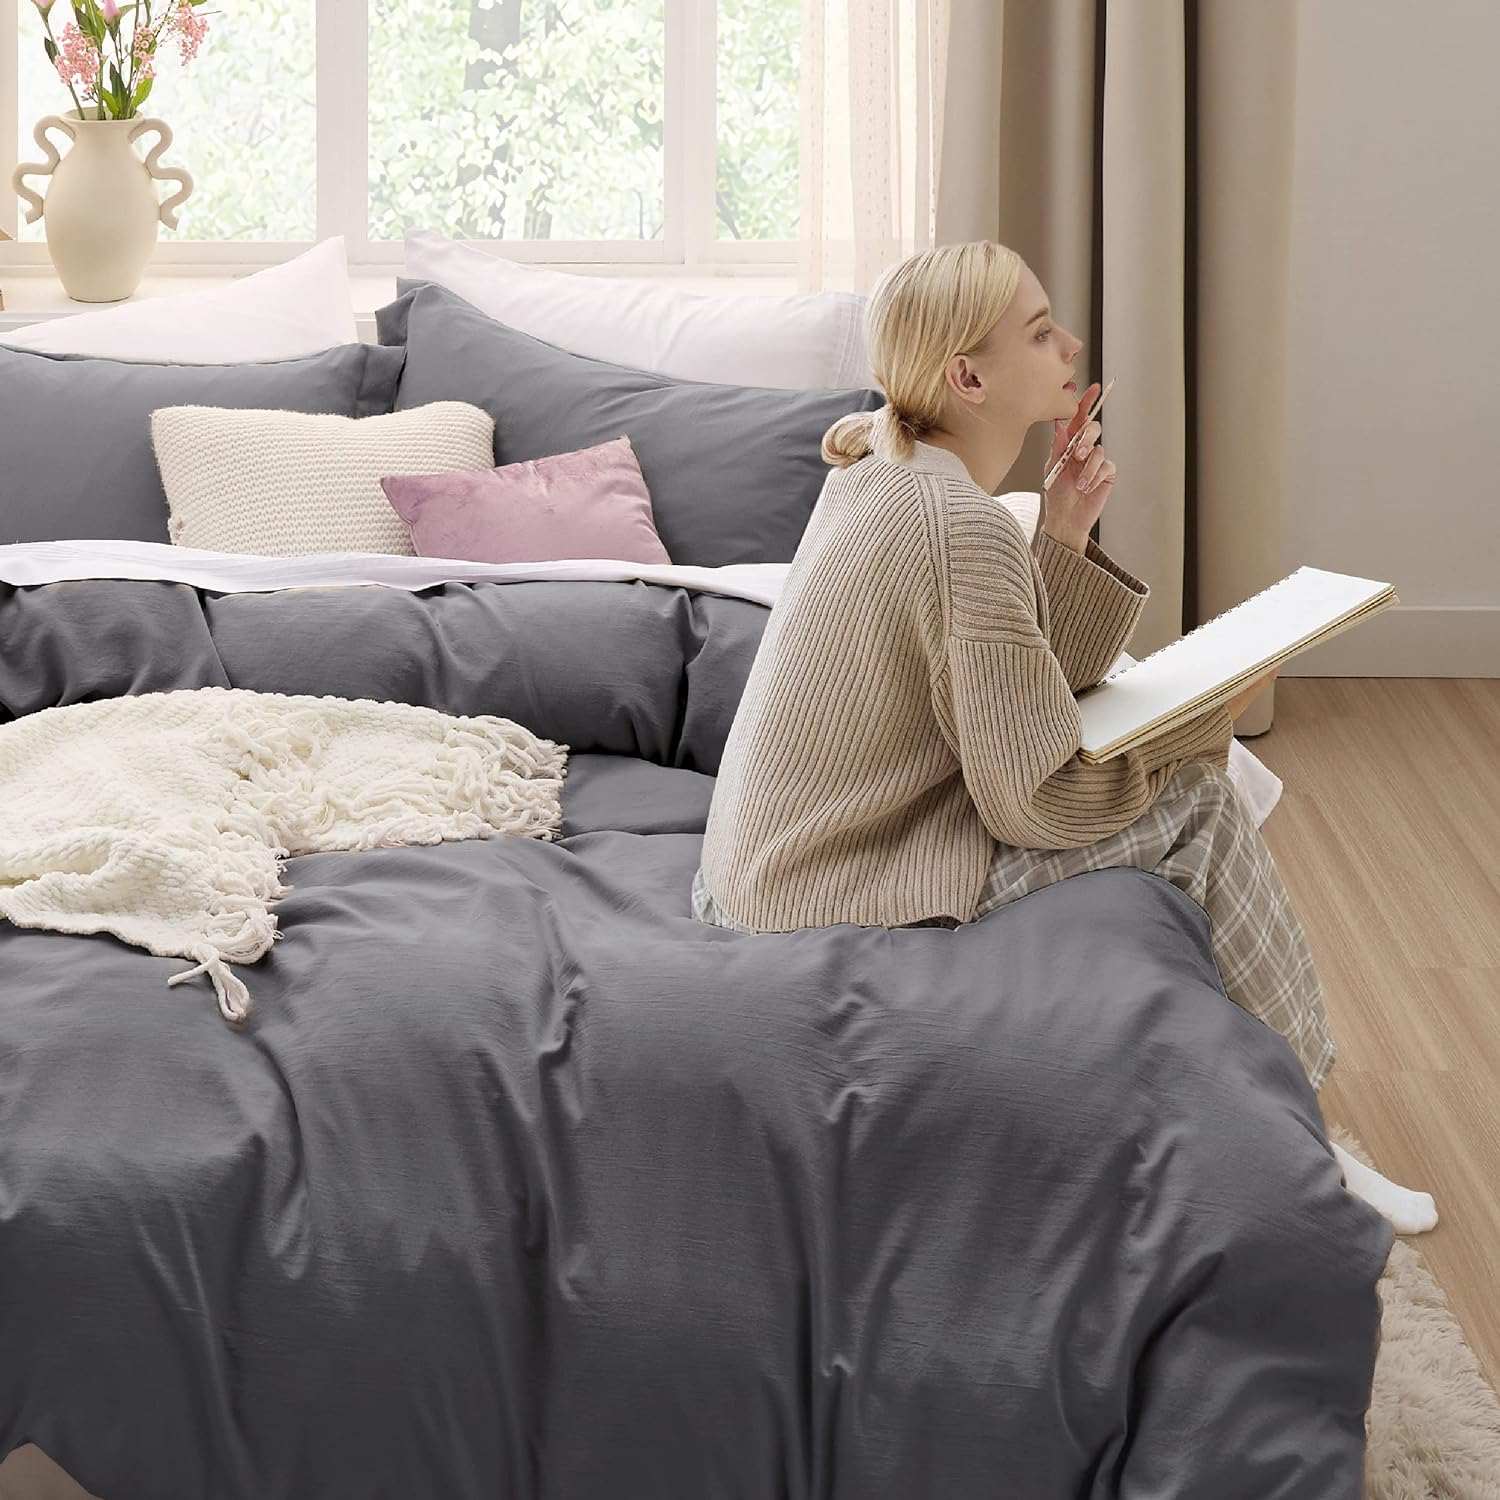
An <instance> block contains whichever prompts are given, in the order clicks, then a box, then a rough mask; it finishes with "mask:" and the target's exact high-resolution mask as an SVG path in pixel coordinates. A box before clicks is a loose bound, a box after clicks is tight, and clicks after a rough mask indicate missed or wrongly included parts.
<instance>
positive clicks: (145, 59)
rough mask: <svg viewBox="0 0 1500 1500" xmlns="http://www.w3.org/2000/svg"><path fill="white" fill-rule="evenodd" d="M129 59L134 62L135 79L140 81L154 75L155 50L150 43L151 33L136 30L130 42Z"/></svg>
mask: <svg viewBox="0 0 1500 1500" xmlns="http://www.w3.org/2000/svg"><path fill="white" fill-rule="evenodd" d="M130 57H131V61H132V62H134V63H135V81H136V82H137V83H140V82H141V81H142V80H144V79H147V78H154V77H155V76H156V52H155V49H154V48H153V47H152V45H151V33H150V32H149V31H138V32H136V34H135V36H134V38H133V39H132V41H131V43H130Z"/></svg>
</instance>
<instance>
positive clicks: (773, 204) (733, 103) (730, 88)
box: [714, 0, 802, 240]
mask: <svg viewBox="0 0 1500 1500" xmlns="http://www.w3.org/2000/svg"><path fill="white" fill-rule="evenodd" d="M718 32H719V37H718V40H719V47H718V52H719V81H718V100H719V152H718V155H719V166H718V173H717V181H716V183H715V187H714V196H715V200H716V204H717V209H718V212H717V220H718V235H719V238H720V239H732V240H790V239H795V238H796V237H797V220H798V217H799V215H798V211H797V193H798V184H797V138H798V129H799V112H800V103H799V99H798V92H797V88H798V80H797V60H798V53H799V51H800V49H801V41H802V20H801V3H800V0H719V20H718Z"/></svg>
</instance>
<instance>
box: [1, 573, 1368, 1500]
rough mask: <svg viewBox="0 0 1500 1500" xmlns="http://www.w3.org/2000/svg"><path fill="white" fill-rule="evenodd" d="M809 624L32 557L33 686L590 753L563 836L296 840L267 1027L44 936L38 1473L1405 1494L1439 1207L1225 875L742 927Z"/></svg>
mask: <svg viewBox="0 0 1500 1500" xmlns="http://www.w3.org/2000/svg"><path fill="white" fill-rule="evenodd" d="M765 618H766V611H765V609H764V608H762V607H761V606H759V605H756V604H751V603H747V602H744V601H740V600H734V599H728V598H724V597H721V596H717V595H711V594H706V593H698V592H694V591H689V590H686V589H681V588H668V587H665V586H660V585H655V584H646V583H641V582H635V583H601V582H576V583H575V582H568V583H555V582H545V583H537V582H528V583H478V584H450V585H445V586H443V587H440V588H434V589H429V590H426V591H425V592H423V593H420V594H408V593H405V592H402V591H399V590H394V589H381V588H374V587H365V588H340V589H332V588H330V589H311V590H299V591H291V590H287V591H281V592H276V593H266V594H255V595H215V594H211V593H204V592H200V591H198V590H195V589H193V588H191V587H188V586H186V585H181V584H173V583H149V582H106V581H97V580H95V581H86V582H79V583H63V584H53V585H47V586H41V587H35V588H13V587H10V586H8V585H0V642H3V651H0V715H3V716H4V717H9V716H12V715H21V714H26V713H31V712H35V711H37V710H39V709H42V708H45V707H47V706H49V705H52V704H57V703H66V702H73V701H78V700H80V699H85V698H92V697H98V696H109V695H113V694H119V693H135V692H144V691H149V690H152V689H162V688H175V687H191V686H200V685H207V684H221V685H231V686H236V687H249V688H257V689H263V690H273V691H280V692H295V693H309V692H312V693H331V694H336V695H339V696H343V697H378V698H395V699H400V700H403V701H407V702H414V703H423V704H427V705H430V706H432V707H436V708H440V709H445V710H449V711H453V712H461V713H476V712H493V713H502V714H506V715H508V716H510V717H512V718H515V719H517V720H518V721H520V722H521V723H524V724H526V725H527V726H528V727H530V728H532V729H533V730H535V731H536V732H537V733H538V734H541V735H543V736H547V737H550V738H555V739H559V740H561V741H563V742H564V743H567V744H568V745H570V746H571V748H572V752H573V753H572V758H571V764H570V768H569V772H568V779H567V782H566V786H565V797H564V810H565V814H566V824H565V827H564V831H563V833H564V836H563V837H562V838H561V839H560V840H559V841H558V842H557V843H555V844H549V843H543V842H540V841H537V840H532V839H523V838H517V839H495V840H489V841H473V842H464V843H450V844H443V845H438V846H434V847H424V848H396V849H380V850H373V851H369V852H366V853H359V854H324V855H314V856H306V857H302V858H299V859H295V860H293V861H291V862H290V865H289V869H288V872H287V879H288V880H289V881H290V883H291V885H292V887H293V889H292V892H291V894H290V895H289V896H287V897H286V899H285V900H284V901H283V902H282V903H281V904H280V906H279V914H280V925H281V929H282V932H283V933H284V938H283V940H282V941H281V942H279V943H278V944H277V945H276V946H275V947H274V948H273V949H272V951H271V952H270V953H269V954H268V955H267V956H266V957H265V958H264V959H263V960H262V961H261V962H260V963H258V964H256V965H254V966H252V967H250V968H247V969H246V971H245V977H246V979H247V981H248V982H249V983H250V985H251V988H252V991H253V993H254V995H255V997H256V1008H255V1012H254V1014H253V1015H252V1017H251V1020H250V1022H249V1024H248V1025H247V1026H246V1028H245V1029H244V1031H243V1032H236V1031H234V1030H232V1029H230V1028H229V1027H227V1026H225V1024H224V1023H223V1021H222V1020H221V1019H220V1017H219V1015H218V1013H217V1011H216V1009H215V1006H214V1004H213V1003H212V997H211V993H210V991H209V990H208V987H207V982H206V980H197V981H193V982H192V983H189V984H186V985H183V986H179V987H177V988H175V989H169V988H168V987H167V985H166V978H167V976H168V975H169V974H171V973H174V972H176V971H178V970H180V969H181V968H182V961H181V960H179V959H160V958H156V957H153V956H151V955H150V954H147V953H145V952H143V951H141V950H138V949H134V948H130V947H127V946H125V945H124V944H122V943H120V942H118V941H116V940H115V939H114V938H112V937H109V936H105V935H100V936H93V937H77V936H67V935H62V934H55V933H48V932H41V931H30V930H22V929H18V928H15V927H12V926H9V925H5V924H0V1456H3V1455H4V1454H5V1453H6V1452H8V1451H9V1450H10V1449H12V1448H13V1447H16V1446H17V1445H19V1444H22V1443H25V1442H28V1441H32V1442H36V1443H38V1444H40V1445H41V1447H43V1448H44V1449H46V1450H47V1451H48V1452H49V1453H50V1454H51V1455H52V1456H53V1457H54V1458H56V1459H57V1460H58V1461H59V1462H60V1463H62V1464H63V1466H64V1467H65V1468H66V1469H68V1470H69V1472H71V1473H72V1474H73V1475H74V1476H75V1477H76V1478H77V1479H78V1480H79V1481H80V1482H81V1483H82V1484H84V1485H85V1486H86V1487H87V1488H88V1489H90V1490H92V1491H93V1492H94V1493H96V1494H98V1495H101V1496H104V1497H106V1500H148V1497H149V1500H241V1497H243V1500H315V1497H325V1496H326V1497H340V1500H352V1497H367V1496H368V1497H376V1496H379V1497H387V1496H388V1497H401V1500H415V1497H428V1496H430V1497H434V1500H436V1497H442V1500H471V1497H472V1500H496V1497H506V1500H511V1497H514V1500H523V1497H525V1500H532V1497H537V1500H540V1497H544V1496H546V1497H559V1500H637V1497H639V1500H677V1497H681V1500H738V1497H743V1500H814V1497H817V1500H826V1497H838V1500H873V1497H893V1500H895V1497H901V1500H928V1497H931V1500H939V1497H941V1500H967V1497H987V1500H1002V1497H1003V1500H1057V1497H1064V1496H1068V1497H1080V1500H1104V1497H1130V1500H1146V1497H1150V1500H1173V1497H1182V1500H1187V1497H1192V1500H1252V1497H1253V1500H1355V1497H1357V1496H1359V1495H1360V1494H1361V1493H1362V1482H1361V1479H1362V1467H1363V1454H1364V1447H1365V1432H1364V1412H1365V1409H1366V1405H1367V1402H1368V1398H1369V1393H1370V1382H1371V1375H1372V1369H1373V1362H1374V1355H1375V1349H1376V1345H1377V1340H1378V1326H1379V1312H1380V1307H1379V1301H1378V1297H1377V1293H1376V1281H1377V1278H1378V1277H1379V1275H1380V1272H1381V1269H1382V1267H1383V1266H1384V1263H1385V1259H1386V1255H1387V1252H1388V1250H1389V1248H1390V1244H1391V1232H1390V1229H1389V1226H1388V1225H1387V1224H1386V1222H1385V1220H1383V1219H1381V1218H1380V1217H1379V1216H1378V1215H1377V1214H1376V1213H1375V1212H1374V1210H1372V1209H1370V1208H1368V1207H1367V1206H1366V1205H1364V1204H1363V1203H1362V1202H1361V1201H1360V1200H1358V1199H1357V1198H1355V1197H1354V1196H1353V1195H1352V1194H1350V1193H1348V1192H1347V1191H1346V1190H1345V1189H1344V1188H1343V1186H1342V1185H1341V1181H1340V1177H1339V1170H1338V1167H1337V1165H1336V1163H1335V1161H1334V1159H1333V1157H1332V1155H1331V1152H1330V1149H1329V1146H1328V1142H1327V1137H1326V1134H1325V1130H1324V1125H1323V1121H1322V1118H1321V1116H1320V1114H1319V1110H1318V1104H1317V1100H1316V1097H1315V1096H1314V1094H1313V1093H1312V1091H1311V1089H1310V1088H1309V1086H1308V1084H1307V1082H1306V1079H1305V1077H1304V1076H1303V1074H1302V1073H1301V1071H1300V1069H1299V1067H1298V1065H1297V1063H1296V1060H1295V1058H1294V1056H1293V1054H1292V1052H1291V1049H1290V1048H1289V1047H1288V1046H1287V1044H1286V1043H1285V1041H1284V1040H1283V1039H1282V1038H1281V1037H1280V1036H1278V1035H1277V1034H1276V1033H1274V1032H1273V1031H1271V1030H1270V1029H1268V1028H1267V1027H1266V1026H1265V1025H1264V1024H1263V1023H1261V1022H1260V1021H1258V1020H1256V1019H1255V1018H1253V1017H1252V1016H1250V1015H1249V1014H1247V1013H1246V1012H1245V1011H1243V1010H1240V1009H1239V1008H1238V1007H1236V1006H1235V1005H1234V1004H1232V1003H1231V1002H1230V1001H1229V1000H1228V999H1227V998H1226V997H1225V995H1224V993H1223V990H1222V987H1221V985H1220V983H1219V979H1218V974H1217V970H1216V968H1215V965H1214V961H1213V958H1212V955H1211V951H1210V946H1209V932H1208V926H1207V918H1206V916H1205V914H1204V912H1203V910H1202V909H1201V908H1200V907H1199V906H1198V905H1197V904H1196V903H1194V902H1193V901H1192V900H1191V899H1190V898H1189V897H1188V896H1186V895H1185V894H1184V893H1182V892H1181V891H1179V890H1178V889H1177V888H1176V887H1175V886H1173V885H1171V884H1170V883H1169V882H1167V881H1166V880H1164V879H1162V878H1160V877H1158V876H1156V875H1153V874H1150V873H1148V872H1144V871H1140V870H1134V869H1131V870H1124V869H1120V870H1101V871H1094V872H1091V873H1089V874H1086V875H1082V876H1078V877H1076V878H1074V879H1071V880H1067V881H1064V882H1062V883H1060V884H1058V885H1055V886H1052V887H1050V888H1048V889H1046V890H1042V891H1038V892H1036V893H1034V894H1032V895H1030V896H1027V897H1025V898H1024V899H1022V900H1020V901H1018V902H1016V903H1014V904H1013V905H1012V906H1009V907H1006V908H1003V909H1001V910H1000V911H998V912H995V913H992V914H991V915H990V916H988V917H986V918H984V919H982V920H981V921H978V922H976V923H973V924H971V925H970V926H967V927H963V928H959V929H957V930H956V931H951V932H950V931H946V930H942V929H914V930H903V931H890V930H886V929H882V928H859V927H854V926H850V925H843V926H837V927H828V928H822V929H817V930H809V931H803V932H797V933H789V934H773V935H764V936H758V935H745V934H739V933H735V932H732V931H728V930H725V929H719V928H713V927H708V926H705V925H703V924H700V923H697V922H695V921H694V920H693V918H692V916H691V914H690V907H689V885H690V881H691V878H692V874H693V871H694V869H695V868H696V865H697V862H698V853H699V846H700V842H701V836H702V830H703V824H704V816H705V813H706V811H707V808H708V803H709V797H710V794H711V792H712V788H713V773H714V771H715V769H716V767H717V764H718V756H719V752H720V749H721V747H722V744H723V740H724V736H725V733H726V732H727V730H728V728H729V725H730V722H731V720H732V717H733V714H734V710H735V706H736V703H737V701H738V695H739V691H740V688H741V686H742V684H743V682H744V679H745V675H746V673H747V671H748V669H749V665H750V661H751V659H752V656H753V653H754V650H755V646H756V643H757V641H758V639H759V635H760V630H761V627H762V625H763V623H764V621H765ZM0 732H3V731H0ZM0 836H3V810H0Z"/></svg>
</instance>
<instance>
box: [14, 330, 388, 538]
mask: <svg viewBox="0 0 1500 1500" xmlns="http://www.w3.org/2000/svg"><path fill="white" fill-rule="evenodd" d="M401 360H402V355H401V351H400V350H399V349H382V348H380V347H378V346H376V345H373V344H343V345H340V346H339V347H338V348H335V349H328V350H325V351H324V352H323V353H321V354H310V355H307V356H305V357H303V358H301V359H280V360H270V361H266V362H257V363H251V364H233V365H176V364H150V363H147V362H145V361H135V360H117V359H93V358H90V357H88V356H86V355H78V354H41V353H37V352H34V351H32V350H26V349H4V348H0V542H46V541H57V540H65V539H68V538H73V537H116V538H124V539H126V540H129V541H141V542H165V541H167V540H168V538H167V498H166V495H165V493H164V492H163V490H162V486H161V478H160V476H159V475H158V473H157V469H156V458H155V455H154V454H153V452H152V449H151V413H152V412H153V411H154V410H155V409H156V408H157V407H158V406H234V407H274V408H278V409H280V410H282V411H305V412H334V413H337V414H339V415H341V416H347V417H367V416H377V415H379V414H381V413H383V412H388V411H390V410H391V409H392V407H393V405H394V404H395V399H396V387H397V384H398V382H399V380H400V377H401Z"/></svg>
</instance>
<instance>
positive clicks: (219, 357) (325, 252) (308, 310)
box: [0, 235, 359, 365]
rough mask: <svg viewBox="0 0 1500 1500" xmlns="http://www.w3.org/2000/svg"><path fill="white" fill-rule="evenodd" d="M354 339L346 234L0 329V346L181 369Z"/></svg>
mask: <svg viewBox="0 0 1500 1500" xmlns="http://www.w3.org/2000/svg"><path fill="white" fill-rule="evenodd" d="M358 338H359V333H358V330H357V329H356V328H355V325H354V303H353V300H352V298H351V297H350V295H349V265H348V261H347V259H346V257H345V254H344V238H343V236H342V235H334V236H333V238H332V239H326V240H323V241H322V242H321V243H320V244H317V245H314V246H313V248H312V249H311V250H308V251H305V252H304V253H303V254H301V255H298V256H296V257H294V258H293V259H292V260H288V261H283V262H282V263H281V264H280V265H278V266H270V267H268V268H267V269H266V270H264V271H256V272H255V273H254V274H253V275H250V276H244V277H241V278H240V279H238V280H237V281H232V282H230V284H229V285H228V286H222V287H217V286H216V287H206V288H203V289H202V290H199V291H195V292H175V293H173V294H171V295H170V296H165V297H140V298H137V299H135V300H133V301H126V302H123V303H119V304H117V305H115V306H113V307H106V308H101V309H99V311H97V312H86V313H70V314H68V315H67V316H66V317H61V318H51V319H48V320H47V321H45V322H42V323H32V324H28V325H27V326H26V327H25V328H18V329H15V330H13V331H10V332H7V333H4V334H0V343H4V344H7V345H9V346H10V347H11V348H15V349H36V350H39V351H40V352H42V353H44V354H90V355H94V356H96V357H99V358H103V359H135V360H156V361H161V362H167V363H174V364H187V365H222V364H235V363H238V362H240V361H242V360H267V359H296V358H298V357H299V356H300V355H303V354H316V353H318V352H319V350H322V349H332V348H333V347H334V346H335V345H338V344H352V343H355V342H356V341H357V340H358Z"/></svg>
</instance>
